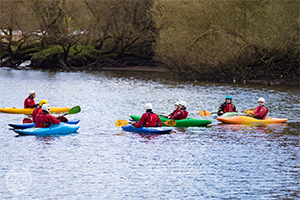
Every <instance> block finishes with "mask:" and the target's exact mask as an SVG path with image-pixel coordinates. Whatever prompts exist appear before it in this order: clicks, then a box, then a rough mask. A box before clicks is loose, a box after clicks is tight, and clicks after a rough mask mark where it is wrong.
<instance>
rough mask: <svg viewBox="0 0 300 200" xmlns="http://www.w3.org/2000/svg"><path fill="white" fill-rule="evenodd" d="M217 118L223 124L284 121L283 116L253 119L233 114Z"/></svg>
mask: <svg viewBox="0 0 300 200" xmlns="http://www.w3.org/2000/svg"><path fill="white" fill-rule="evenodd" d="M217 120H219V121H220V122H223V123H225V124H273V123H282V122H286V121H287V120H288V119H285V118H272V117H266V119H255V118H252V117H248V116H233V117H217Z"/></svg>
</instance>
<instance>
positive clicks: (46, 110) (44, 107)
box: [42, 103, 50, 113]
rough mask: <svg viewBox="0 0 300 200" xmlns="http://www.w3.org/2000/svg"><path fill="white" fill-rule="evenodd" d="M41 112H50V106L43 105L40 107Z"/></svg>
mask: <svg viewBox="0 0 300 200" xmlns="http://www.w3.org/2000/svg"><path fill="white" fill-rule="evenodd" d="M42 110H43V111H45V112H47V113H48V112H49V111H50V105H49V104H47V103H44V104H43V105H42Z"/></svg>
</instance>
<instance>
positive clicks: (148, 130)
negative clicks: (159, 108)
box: [122, 124, 173, 134]
mask: <svg viewBox="0 0 300 200" xmlns="http://www.w3.org/2000/svg"><path fill="white" fill-rule="evenodd" d="M122 129H123V130H124V131H128V132H135V133H144V134H168V133H170V132H171V131H172V130H173V129H172V128H162V127H140V128H136V127H134V126H133V125H132V124H127V125H126V126H122Z"/></svg>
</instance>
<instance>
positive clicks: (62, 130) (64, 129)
mask: <svg viewBox="0 0 300 200" xmlns="http://www.w3.org/2000/svg"><path fill="white" fill-rule="evenodd" d="M79 127H80V126H79V125H77V124H66V123H63V122H60V123H59V124H57V125H51V126H50V127H49V128H34V127H32V128H26V129H14V132H16V133H18V134H19V135H37V136H39V135H43V136H44V135H63V134H68V133H75V132H76V131H77V130H78V129H79Z"/></svg>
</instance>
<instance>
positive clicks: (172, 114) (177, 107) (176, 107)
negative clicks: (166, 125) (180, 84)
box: [167, 102, 179, 119]
mask: <svg viewBox="0 0 300 200" xmlns="http://www.w3.org/2000/svg"><path fill="white" fill-rule="evenodd" d="M178 109H179V102H176V103H175V110H174V111H173V112H172V113H171V114H169V115H168V116H167V118H169V119H170V118H172V117H173V116H174V114H175V113H176V111H177V110H178Z"/></svg>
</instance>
